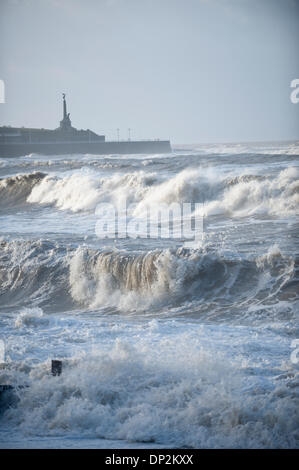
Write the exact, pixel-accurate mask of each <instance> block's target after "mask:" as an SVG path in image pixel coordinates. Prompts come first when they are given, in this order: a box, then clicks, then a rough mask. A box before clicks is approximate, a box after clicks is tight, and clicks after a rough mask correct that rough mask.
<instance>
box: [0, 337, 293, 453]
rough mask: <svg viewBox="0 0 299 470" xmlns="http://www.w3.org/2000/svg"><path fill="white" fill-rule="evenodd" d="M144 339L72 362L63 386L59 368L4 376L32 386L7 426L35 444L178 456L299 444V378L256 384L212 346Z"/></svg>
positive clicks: (66, 363)
mask: <svg viewBox="0 0 299 470" xmlns="http://www.w3.org/2000/svg"><path fill="white" fill-rule="evenodd" d="M136 338H137V339H135V341H134V343H135V344H131V343H129V342H128V341H124V340H120V339H117V340H116V341H114V342H113V343H112V344H111V347H110V348H109V350H105V349H101V348H97V349H95V350H94V352H93V353H92V354H84V355H83V356H82V355H81V356H80V355H76V356H72V357H68V358H65V359H64V360H63V373H62V375H61V376H60V377H56V378H55V377H52V376H51V374H50V373H49V369H50V364H49V361H45V362H42V363H40V364H39V365H37V366H35V367H34V366H32V364H30V366H28V365H27V364H22V367H20V366H19V368H17V365H16V366H15V368H14V367H13V365H10V369H9V370H2V371H0V372H1V374H0V377H1V375H2V376H5V377H6V378H7V377H9V378H10V381H11V382H13V383H24V382H25V383H26V384H28V385H29V387H26V388H25V389H23V390H22V393H21V394H19V396H18V397H17V400H16V401H15V403H13V406H12V405H11V403H10V406H7V405H6V404H5V402H4V403H3V402H2V405H3V406H2V410H3V415H2V417H1V421H2V423H3V426H9V427H10V429H12V430H13V431H15V432H21V433H22V434H24V435H25V436H26V437H27V439H28V436H36V434H37V433H38V435H39V436H42V437H46V438H47V439H49V437H50V436H52V437H55V436H57V437H60V438H61V435H63V436H66V437H67V436H68V435H71V436H73V437H77V436H78V437H79V438H80V439H82V438H83V439H84V438H102V439H103V438H104V439H113V440H115V439H119V440H124V441H125V442H127V441H130V442H143V443H147V442H148V443H149V442H151V443H157V444H160V445H162V444H164V445H166V446H171V447H175V448H184V447H189V448H190V447H191V448H224V447H228V448H244V447H245V448H259V447H265V448H278V447H282V448H289V447H290V448H294V447H296V446H297V445H298V394H297V391H296V389H297V388H298V378H299V377H298V372H297V371H294V369H286V368H285V369H284V370H283V372H285V374H281V375H280V376H277V377H276V378H275V377H274V378H273V377H272V376H270V377H269V374H267V376H266V377H264V378H263V380H261V378H260V377H257V378H256V377H252V376H250V373H248V372H246V361H244V360H243V361H242V360H241V358H240V357H238V355H237V354H234V355H233V356H232V357H228V356H226V355H225V354H223V352H222V351H221V350H217V347H216V348H215V345H212V346H210V347H209V346H208V345H206V344H204V345H202V344H200V342H199V341H198V339H197V340H196V338H195V337H194V335H193V334H192V333H190V331H189V332H188V331H186V332H185V333H184V334H180V335H179V334H174V335H169V337H167V338H164V337H163V338H159V337H158V338H157V339H156V338H155V343H154V344H155V346H154V347H153V341H152V340H149V339H148V338H147V337H144V336H142V337H141V336H140V335H139V334H138V335H136ZM150 339H151V337H150ZM186 364H188V367H186ZM21 381H23V382H21ZM7 399H9V396H8V397H7ZM4 400H5V397H4ZM5 405H6V406H5ZM80 442H82V441H80Z"/></svg>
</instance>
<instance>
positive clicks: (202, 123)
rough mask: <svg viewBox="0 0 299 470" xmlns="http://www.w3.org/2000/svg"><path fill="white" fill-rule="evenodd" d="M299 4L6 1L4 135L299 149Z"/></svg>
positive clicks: (1, 41) (1, 70)
mask: <svg viewBox="0 0 299 470" xmlns="http://www.w3.org/2000/svg"><path fill="white" fill-rule="evenodd" d="M295 78H299V0H0V79H1V80H3V81H4V84H5V103H3V104H1V103H0V125H11V126H25V127H42V128H50V129H51V128H56V127H58V125H59V121H60V120H61V119H62V95H61V93H63V92H64V93H66V98H67V103H68V112H70V117H71V120H72V125H73V126H74V127H76V128H78V129H92V130H94V131H95V132H97V133H104V134H105V135H106V136H107V139H109V140H113V139H116V136H117V128H118V129H119V134H120V138H121V139H127V138H128V132H129V131H128V129H129V128H130V129H131V138H132V139H146V138H151V139H152V138H160V139H163V138H164V139H168V138H170V139H171V142H172V143H181V144H183V143H186V144H191V143H201V142H202V143H209V142H211V143H213V142H249V141H272V140H295V139H299V103H298V104H293V103H292V102H291V100H290V94H291V91H292V89H291V88H290V84H291V81H292V80H293V79H295Z"/></svg>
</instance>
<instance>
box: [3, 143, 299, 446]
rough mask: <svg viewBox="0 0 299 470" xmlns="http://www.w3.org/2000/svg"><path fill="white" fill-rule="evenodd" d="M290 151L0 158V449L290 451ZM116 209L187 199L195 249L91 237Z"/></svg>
mask: <svg viewBox="0 0 299 470" xmlns="http://www.w3.org/2000/svg"><path fill="white" fill-rule="evenodd" d="M298 156H299V146H298V144H296V143H290V144H279V145H278V144H275V143H269V144H265V145H257V144H255V145H252V146H250V145H249V144H246V145H233V144H230V145H223V146H220V145H218V146H215V145H214V146H193V147H192V148H187V147H186V148H184V149H182V150H180V151H176V152H174V154H172V155H149V156H142V155H136V156H119V155H110V156H109V155H107V156H95V155H69V156H68V155H64V156H53V157H49V156H47V157H45V156H41V155H30V156H24V157H21V158H12V159H2V160H1V162H0V175H1V180H0V198H1V199H0V237H1V240H0V339H4V341H5V345H6V363H5V365H3V366H2V368H1V369H0V384H7V383H10V384H13V385H26V386H27V385H28V387H26V388H22V389H21V390H20V391H19V392H17V393H14V394H12V393H5V394H2V396H1V397H0V421H1V427H0V447H2V448H5V447H9V448H14V447H25V448H26V447H58V448H63V447H90V448H96V447H102V448H105V447H106V448H109V447H114V448H118V447H119V448H126V447H127V448H132V447H156V448H158V447H194V448H206V447H209V448H215V447H235V448H250V447H274V448H280V447H288V448H290V447H298V441H299V432H298V429H299V426H298V425H299V411H298V410H299V407H298V405H299V399H298V398H299V397H298V386H299V380H298V379H299V374H298V364H296V363H294V361H292V360H291V353H292V351H293V349H294V348H292V341H293V340H295V339H297V338H299V328H298V255H297V253H298V207H299V204H298V203H299V195H298V193H299V191H298V189H299V183H298ZM124 201H127V202H128V203H129V204H130V211H131V212H130V213H131V214H132V215H134V216H136V217H141V218H142V217H144V212H145V208H146V206H147V205H148V204H161V203H166V204H169V203H172V202H178V203H184V202H199V203H201V204H202V206H201V208H200V210H201V212H202V213H201V215H204V232H205V237H204V240H203V241H202V242H200V243H199V242H196V243H194V244H193V246H191V247H188V248H186V247H185V246H184V244H183V242H181V241H179V240H166V239H164V240H163V239H128V238H127V239H119V240H116V241H114V240H112V239H105V240H100V239H99V238H97V236H96V234H95V224H96V221H97V217H96V215H95V209H96V207H97V205H98V204H99V203H103V202H105V203H107V202H108V203H111V204H113V205H115V206H116V207H119V206H121V205H122V204H123V203H124ZM54 358H55V359H57V358H59V359H62V361H63V373H62V375H61V376H60V377H52V376H51V374H50V360H51V359H54Z"/></svg>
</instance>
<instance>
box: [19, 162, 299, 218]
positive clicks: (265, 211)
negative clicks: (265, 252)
mask: <svg viewBox="0 0 299 470" xmlns="http://www.w3.org/2000/svg"><path fill="white" fill-rule="evenodd" d="M36 182H37V183H38V184H35V183H36ZM35 183H34V186H33V187H32V190H31V192H30V194H29V196H28V197H27V202H29V203H38V204H52V205H55V206H56V207H57V208H58V209H61V210H71V211H73V212H78V211H90V210H95V208H96V206H97V204H99V203H101V202H110V203H113V204H114V205H115V206H116V207H117V206H119V205H121V204H123V203H125V202H126V203H127V206H129V205H130V204H132V207H133V213H134V215H135V216H140V215H142V214H143V213H144V212H145V210H146V208H147V207H151V206H153V205H155V206H157V205H159V204H162V203H164V204H165V203H166V204H171V203H173V202H177V203H181V204H182V203H185V202H196V203H204V207H203V208H202V209H201V210H202V211H203V214H204V215H206V216H209V215H225V216H230V217H231V216H232V217H244V216H251V215H258V214H262V215H268V216H284V215H294V214H296V213H297V211H298V206H299V170H298V168H296V167H290V168H287V169H285V170H282V171H281V172H280V173H279V174H278V175H277V176H276V177H270V176H268V177H267V176H265V175H252V174H243V175H239V176H235V175H234V176H230V175H221V174H219V173H217V172H214V171H213V170H212V169H209V168H205V169H202V168H199V169H195V168H188V169H185V170H183V171H181V172H180V173H178V174H177V175H175V176H173V177H171V178H169V179H163V177H162V176H161V175H158V173H146V172H144V171H136V172H133V173H125V174H120V173H116V174H114V175H112V176H110V177H105V178H104V177H99V174H98V173H97V172H95V171H90V170H89V171H86V169H84V170H82V171H78V172H76V173H74V174H73V175H71V176H69V175H68V176H65V177H58V176H55V175H48V176H46V177H43V179H42V180H39V181H36V180H35Z"/></svg>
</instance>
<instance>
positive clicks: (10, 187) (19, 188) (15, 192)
mask: <svg viewBox="0 0 299 470" xmlns="http://www.w3.org/2000/svg"><path fill="white" fill-rule="evenodd" d="M45 176H46V175H45V174H44V173H40V172H34V173H29V174H25V175H16V176H10V177H7V178H2V179H0V206H1V208H6V207H14V206H16V205H19V204H22V203H24V202H25V201H26V199H27V197H28V196H29V195H30V193H31V191H32V188H33V187H34V186H35V185H36V184H37V183H39V182H40V181H41V180H42V179H43V178H44V177H45Z"/></svg>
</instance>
